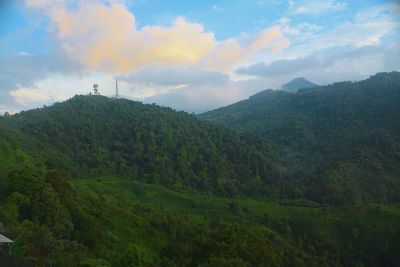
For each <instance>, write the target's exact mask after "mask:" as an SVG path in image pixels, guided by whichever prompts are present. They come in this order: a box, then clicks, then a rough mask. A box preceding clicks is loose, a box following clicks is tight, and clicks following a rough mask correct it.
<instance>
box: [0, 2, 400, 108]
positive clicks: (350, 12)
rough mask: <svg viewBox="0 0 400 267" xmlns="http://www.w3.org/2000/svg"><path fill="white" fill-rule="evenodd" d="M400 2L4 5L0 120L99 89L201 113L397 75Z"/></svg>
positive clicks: (399, 65) (0, 11)
mask: <svg viewBox="0 0 400 267" xmlns="http://www.w3.org/2000/svg"><path fill="white" fill-rule="evenodd" d="M399 14H400V4H399V2H398V1H383V0H382V1H378V0H375V1H344V0H343V1H341V0H326V1H316V0H308V1H306V0H304V1H296V0H293V1H292V0H289V1H283V0H258V1H257V0H256V1H245V0H241V1H238V0H236V1H235V0H229V1H228V0H221V1H211V0H203V1H162V0H137V1H124V0H104V1H103V0H70V1H62V0H19V1H18V0H17V1H8V0H5V1H1V4H0V19H1V24H0V57H1V58H0V73H2V74H0V112H4V111H12V112H17V111H20V110H24V109H29V108H32V107H37V106H41V105H44V104H49V103H53V102H56V101H62V100H65V99H67V98H69V97H71V96H73V95H74V94H84V93H87V92H88V91H89V90H90V88H91V85H92V84H93V83H98V84H99V85H100V91H101V92H102V93H103V94H104V95H112V93H113V80H114V79H115V78H117V79H118V80H120V87H121V91H122V94H124V95H125V96H127V97H130V98H133V99H140V100H143V101H144V102H156V103H158V104H162V105H166V106H171V107H174V108H177V109H183V110H187V111H190V112H191V111H194V112H201V111H205V110H209V109H212V108H216V107H219V106H223V105H227V104H230V103H232V102H235V101H238V100H240V99H243V98H246V97H248V96H249V95H251V94H254V93H256V92H258V91H260V90H263V89H267V88H273V89H277V88H279V87H280V85H281V84H283V83H285V82H287V81H288V80H290V79H293V78H296V77H299V76H304V77H306V78H307V79H310V80H311V81H313V82H317V83H319V84H327V83H331V82H334V81H340V80H360V79H364V78H366V77H368V76H369V75H372V74H374V73H376V72H380V71H393V70H399V69H400V62H399V61H400V55H399V52H398V51H399V50H400V49H399V47H400V44H399V39H400V37H399V29H400V17H399V16H400V15H399Z"/></svg>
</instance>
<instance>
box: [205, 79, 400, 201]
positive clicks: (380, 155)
mask: <svg viewBox="0 0 400 267" xmlns="http://www.w3.org/2000/svg"><path fill="white" fill-rule="evenodd" d="M399 103H400V73H398V72H392V73H380V74H377V75H375V76H372V77H370V78H369V79H367V80H364V81H360V82H341V83H334V84H332V85H328V86H320V87H316V88H309V89H303V90H300V91H299V92H298V93H295V94H293V93H287V92H283V91H273V90H266V91H263V92H260V93H258V94H256V95H254V96H252V97H250V98H249V99H247V100H244V101H240V102H238V103H236V104H233V105H230V106H227V107H224V108H220V109H217V110H214V111H211V112H207V113H204V114H202V115H201V117H202V118H203V119H206V120H208V121H211V122H215V123H218V124H220V125H224V126H226V127H228V128H232V129H236V130H239V131H241V132H245V133H251V134H256V135H258V136H260V137H262V138H264V139H265V140H267V141H269V142H270V143H272V144H274V145H275V146H276V149H277V151H278V153H279V154H280V161H281V169H282V170H284V171H285V172H287V173H288V176H290V177H292V182H293V183H294V184H297V188H299V189H300V190H301V192H300V191H299V194H304V195H305V196H307V197H310V198H312V199H320V200H325V201H329V202H342V201H345V200H346V199H359V200H362V199H364V200H367V199H369V200H371V199H373V200H374V201H383V202H385V201H390V202H398V201H399V200H400V195H399V193H398V192H400V179H399V177H400V154H399V151H400V123H399V122H400V105H399Z"/></svg>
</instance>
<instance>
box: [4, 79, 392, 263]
mask: <svg viewBox="0 0 400 267" xmlns="http://www.w3.org/2000/svg"><path fill="white" fill-rule="evenodd" d="M378 84H379V85H380V86H381V87H382V84H384V85H385V88H387V89H390V88H392V87H393V84H392V81H390V79H386V78H384V79H383V80H380V81H377V83H376V84H375V86H371V88H370V89H371V90H373V88H375V89H376V88H377V87H376V85H378ZM397 84H398V83H397ZM346 88H347V87H346ZM363 88H364V89H365V88H366V87H365V86H363ZM379 88H380V87H379ZM364 89H363V90H364ZM375 89H374V90H375ZM392 89H393V88H392ZM307 90H308V89H307ZM346 90H347V89H346ZM316 92H317V94H321V91H320V90H317V91H316ZM301 94H307V93H306V92H305V91H301V92H300V93H298V94H291V93H286V92H275V91H265V92H262V93H260V94H258V95H256V96H254V97H252V98H250V99H249V100H251V103H250V104H251V106H253V107H257V108H258V109H259V110H262V106H263V104H265V103H270V104H272V103H277V102H280V104H278V106H275V107H274V109H273V110H275V109H276V110H278V111H281V109H282V106H283V107H284V105H285V103H286V102H287V101H294V100H293V99H292V96H293V95H301ZM310 94H313V93H311V92H310ZM359 95H360V92H359V93H358V95H357V99H361V100H362V99H363V98H362V97H360V96H359ZM382 95H384V97H388V98H390V99H392V101H393V103H390V102H387V101H386V102H385V107H386V108H387V109H389V110H393V108H394V107H393V105H394V103H396V101H397V100H398V99H396V98H395V97H396V93H395V92H392V91H391V90H385V92H384V93H383V92H381V93H379V94H377V95H375V96H374V99H376V101H378V102H379V101H382V99H381V98H382ZM305 100H306V99H302V100H301V101H300V100H296V101H300V103H298V105H306V104H308V102H304V101H305ZM323 100H324V101H325V102H326V101H327V99H325V98H324V99H323ZM296 101H294V102H293V103H297V102H296ZM325 102H323V103H325ZM342 102H343V100H342V99H341V100H340V101H339V100H338V103H342ZM368 103H370V102H368ZM270 104H269V105H270ZM312 104H313V105H312V106H314V103H312ZM269 105H268V106H269ZM372 106H374V105H372ZM248 107H249V106H248V103H247V101H243V102H242V111H244V110H245V109H248ZM379 107H381V105H380V104H379ZM264 108H265V105H264ZM293 109H294V110H296V112H295V111H293V114H297V113H298V110H297V108H296V107H294V108H293ZM304 109H305V108H304ZM331 109H332V107H331V106H329V109H328V111H330V110H331ZM393 111H396V110H393ZM379 112H383V111H379ZM293 114H292V115H290V116H293ZM352 114H354V118H358V116H359V114H358V113H357V112H353V113H352ZM397 114H398V113H395V114H392V116H397ZM239 115H241V113H238V114H236V115H235V116H239ZM255 115H256V114H255V113H254V114H248V116H249V118H250V117H251V118H259V119H260V120H261V118H263V117H264V118H265V114H262V115H260V117H257V116H255ZM378 115H379V116H381V115H382V114H377V116H378ZM285 116H286V117H285ZM290 116H289V115H284V118H285V119H286V118H289V117H290ZM367 116H369V119H368V120H371V121H373V120H374V118H373V117H370V114H367ZM231 119H232V120H233V121H235V120H234V119H235V118H231ZM294 119H296V120H298V124H297V125H295V126H296V127H292V128H290V125H289V126H285V125H284V123H278V122H277V123H276V124H275V127H277V129H286V128H288V129H286V130H282V132H277V133H275V134H280V135H281V136H280V137H281V139H279V138H277V140H276V144H275V143H273V144H271V145H270V144H268V143H267V141H271V139H270V138H267V139H266V140H267V141H266V140H264V139H265V138H264V135H265V136H267V135H270V132H268V130H267V129H264V128H263V127H262V126H264V124H263V123H260V124H258V126H257V127H256V128H255V129H256V130H260V132H262V133H263V134H261V135H259V134H258V133H257V132H258V131H254V132H255V133H254V134H253V133H251V132H250V131H245V129H246V128H243V129H242V131H243V133H242V134H239V133H237V132H235V131H232V130H229V129H226V128H224V127H221V126H217V125H215V124H212V123H210V122H207V121H203V120H201V119H199V118H197V117H195V116H193V115H189V114H187V113H184V112H176V111H174V110H172V109H169V108H163V107H159V106H156V105H144V104H141V103H139V102H134V101H130V100H124V99H110V98H106V97H102V96H97V95H96V96H95V95H92V96H75V97H73V98H71V99H70V100H68V101H65V102H62V103H57V104H54V105H53V106H50V107H44V108H40V109H35V110H30V111H27V112H21V113H19V114H16V115H13V116H8V117H1V118H0V222H1V223H2V227H1V228H2V229H0V230H1V231H2V234H5V235H6V236H7V237H9V238H11V239H12V240H14V241H15V242H14V243H13V245H12V247H11V248H7V247H4V246H0V266H24V267H25V266H84V267H89V266H96V267H97V266H104V267H106V266H107V267H110V266H117V267H125V266H142V267H143V266H146V267H147V266H149V267H150V266H188V267H189V266H279V267H280V266H394V265H395V264H396V263H397V262H398V250H399V244H400V229H399V228H398V226H399V224H398V222H399V220H400V209H399V208H398V206H396V205H395V204H391V203H390V201H394V200H395V199H394V198H393V197H392V195H391V190H393V191H396V190H397V181H398V179H397V180H396V179H393V180H392V184H390V186H391V187H388V184H387V182H388V181H387V176H386V174H387V172H392V165H393V162H394V159H395V157H396V155H397V154H393V157H394V159H390V158H388V156H387V154H388V153H392V152H390V151H392V150H393V149H395V148H394V147H392V145H396V143H388V142H389V141H390V140H391V141H393V140H392V136H390V135H388V134H386V135H382V132H381V134H380V133H379V132H378V135H377V136H378V139H373V141H376V140H377V141H376V142H378V143H379V145H380V146H382V149H381V150H380V151H378V152H379V153H378V154H373V153H370V151H375V150H371V148H375V147H374V146H372V147H369V145H368V142H367V143H365V145H364V147H365V148H366V149H365V150H363V152H364V154H361V156H362V157H360V158H357V159H353V160H352V161H349V164H350V165H351V164H353V165H354V164H356V165H357V164H358V161H362V160H363V159H367V160H371V159H373V160H375V156H379V157H380V160H381V161H374V162H373V163H374V164H373V165H371V166H367V167H370V169H367V170H368V171H375V170H380V174H381V177H379V179H376V180H377V182H376V183H373V182H372V183H371V187H373V188H374V190H375V191H377V192H378V194H384V195H385V196H386V197H387V200H386V202H385V201H383V200H380V199H379V198H375V196H374V195H371V194H370V193H369V192H368V191H366V189H369V188H363V187H361V188H360V189H359V188H358V184H356V183H354V184H351V183H352V182H354V181H358V180H357V179H349V183H350V185H351V187H343V186H342V183H341V182H342V180H340V175H341V174H342V173H343V172H345V173H348V175H349V177H350V178H351V176H352V175H358V174H357V172H356V171H357V169H352V170H350V172H347V171H349V170H348V169H346V166H342V169H339V168H337V166H336V165H335V162H333V161H332V160H330V161H329V162H327V163H326V165H325V166H328V167H329V168H331V169H333V170H334V171H335V172H333V171H332V173H331V176H323V178H324V179H326V181H330V183H318V181H320V180H318V179H315V178H319V176H311V178H314V180H313V179H309V178H310V177H308V176H299V175H298V174H296V175H294V174H295V173H294V172H289V171H288V170H287V169H285V167H286V168H291V167H292V165H295V164H294V163H295V162H297V163H296V164H298V165H299V166H301V165H302V164H303V165H304V166H303V169H301V168H299V167H296V168H297V170H300V171H301V170H303V171H302V172H300V173H302V174H305V173H306V172H305V171H304V169H307V168H308V167H309V166H311V165H310V164H309V163H307V161H300V160H298V161H294V160H293V159H292V157H290V156H288V155H287V154H286V152H287V151H286V150H284V149H283V150H277V148H276V147H274V146H276V145H278V147H281V148H282V147H287V148H288V149H292V150H293V151H295V149H296V148H297V147H296V146H295V145H294V144H295V143H296V142H297V141H295V139H293V136H296V134H297V133H298V132H297V133H296V132H295V133H293V132H292V131H297V130H298V128H297V126H301V124H302V123H304V121H303V120H301V119H302V117H299V118H297V117H296V118H292V120H294ZM303 119H304V118H303ZM380 119H382V118H380ZM387 119H388V120H387V124H389V125H392V126H393V129H391V130H390V129H385V130H382V131H383V133H392V132H391V131H392V130H393V131H395V129H396V126H397V124H392V122H391V121H390V120H389V119H390V118H387ZM289 122H296V121H289ZM365 123H366V124H368V126H369V127H370V126H371V125H370V122H369V121H368V123H367V122H365ZM249 125H250V124H249ZM379 125H386V122H385V121H383V120H381V121H380V122H379ZM244 126H248V125H247V124H244ZM285 127H286V128H285ZM354 127H361V129H363V128H362V127H363V126H362V124H361V123H358V124H356V125H355V126H354ZM267 128H268V127H267ZM249 129H251V128H249ZM262 129H264V130H262ZM300 129H301V128H300ZM261 130H262V131H261ZM356 133H357V132H356ZM257 135H259V136H257ZM271 136H273V135H271ZM298 137H299V138H300V139H299V140H303V141H304V142H306V143H307V142H309V141H310V140H308V139H304V137H303V136H301V135H299V136H298ZM375 137H376V136H375ZM385 138H386V139H385ZM367 141H368V140H367ZM337 144H340V142H338V143H335V142H333V143H332V146H334V147H336V145H337ZM373 144H375V143H373ZM337 147H338V148H340V146H337ZM300 148H302V147H301V146H300ZM393 151H395V150H393ZM397 151H398V150H397ZM313 152H314V153H315V151H313ZM311 155H312V154H311ZM295 158H296V157H295ZM314 159H315V158H314ZM285 160H288V161H287V162H284V161H285ZM382 161H385V162H384V163H385V164H386V165H383V163H382ZM281 162H284V163H285V164H281ZM330 164H332V165H330ZM357 166H358V165H357ZM360 166H361V167H365V166H366V165H360ZM384 168H385V169H384ZM320 175H321V176H322V175H323V173H320ZM397 178H398V177H397ZM366 179H368V177H367V178H366ZM313 181H314V182H315V184H313V183H312V182H313ZM338 181H339V182H338ZM369 182H370V181H369ZM323 186H328V187H326V188H325V187H323ZM349 188H350V189H354V188H356V189H357V190H359V191H357V192H358V193H360V192H361V193H364V194H365V196H366V198H365V199H363V200H364V201H363V202H359V201H353V199H354V198H353V197H354V196H357V194H355V193H357V192H355V193H354V192H347V191H343V190H344V189H346V190H347V189H349ZM318 190H320V192H321V193H320V195H319V198H318V197H316V196H315V195H312V194H310V192H317V191H318ZM343 192H346V193H348V194H347V195H341V194H342V193H343ZM397 192H398V191H397ZM325 193H327V196H330V197H331V198H322V197H321V195H323V194H325ZM353 193H354V195H353ZM333 196H335V197H336V199H335V198H333ZM338 196H344V198H343V200H344V201H343V202H337V201H336V200H337V198H338ZM310 200H318V201H320V202H314V201H310ZM355 200H359V198H356V199H355ZM335 201H336V202H335ZM378 202H379V203H378ZM332 203H333V204H334V205H332ZM342 204H345V205H342ZM349 247H350V248H351V249H349Z"/></svg>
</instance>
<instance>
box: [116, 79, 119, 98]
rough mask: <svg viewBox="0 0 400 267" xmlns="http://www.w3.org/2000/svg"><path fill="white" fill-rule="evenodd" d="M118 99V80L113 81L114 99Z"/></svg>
mask: <svg viewBox="0 0 400 267" xmlns="http://www.w3.org/2000/svg"><path fill="white" fill-rule="evenodd" d="M118 97H119V92H118V80H117V79H115V98H118Z"/></svg>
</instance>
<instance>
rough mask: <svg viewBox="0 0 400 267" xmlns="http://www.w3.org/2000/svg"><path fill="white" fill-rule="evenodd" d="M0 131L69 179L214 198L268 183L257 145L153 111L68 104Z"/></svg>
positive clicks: (96, 102) (128, 105) (112, 102)
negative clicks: (104, 179)
mask: <svg viewBox="0 0 400 267" xmlns="http://www.w3.org/2000/svg"><path fill="white" fill-rule="evenodd" d="M0 124H1V125H4V127H3V126H2V127H3V128H4V129H5V126H7V128H9V129H10V131H11V130H12V131H15V132H17V133H18V134H19V135H20V136H21V137H20V138H19V140H18V141H15V143H16V144H19V145H21V146H22V149H23V150H24V151H27V152H28V153H29V154H30V155H32V156H33V157H34V158H37V159H42V160H43V161H44V162H45V165H46V167H47V168H49V169H62V170H67V171H69V172H70V173H71V174H72V175H73V176H74V177H82V176H96V175H104V174H113V175H117V176H120V177H124V178H127V179H131V180H139V181H144V182H148V183H156V184H162V185H167V186H169V187H173V188H176V189H180V188H187V189H193V190H198V191H207V192H214V193H218V194H220V195H237V194H251V195H253V194H258V193H259V192H260V190H262V186H261V184H263V183H264V182H265V181H266V180H267V179H268V178H269V177H270V167H269V157H268V156H267V155H266V149H263V150H259V149H258V148H259V147H260V145H261V144H257V142H256V141H254V140H250V139H249V138H247V139H245V138H242V137H240V136H239V135H238V134H236V133H233V132H232V131H230V130H226V129H224V128H222V127H219V126H214V125H212V124H210V123H208V122H205V121H201V120H199V119H198V118H196V117H194V116H192V115H188V114H187V113H184V112H176V111H173V110H172V109H170V108H163V107H159V106H156V105H144V104H141V103H139V102H134V101H130V100H124V99H111V98H106V97H103V96H95V95H92V96H75V97H73V98H72V99H70V100H68V101H66V102H63V103H58V104H55V105H53V106H51V107H46V108H41V109H36V110H31V111H27V112H21V113H19V114H17V115H14V116H12V117H3V118H2V119H0ZM3 134H4V133H3ZM9 135H10V136H13V134H9ZM256 147H257V149H256ZM260 151H261V152H260Z"/></svg>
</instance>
